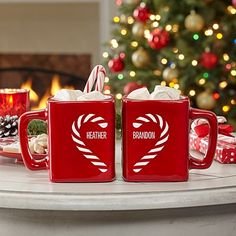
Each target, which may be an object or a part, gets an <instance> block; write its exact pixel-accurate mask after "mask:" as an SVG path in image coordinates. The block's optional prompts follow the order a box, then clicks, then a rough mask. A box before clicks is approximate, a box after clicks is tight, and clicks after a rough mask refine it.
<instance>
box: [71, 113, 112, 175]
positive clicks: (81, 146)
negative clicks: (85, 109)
mask: <svg viewBox="0 0 236 236" xmlns="http://www.w3.org/2000/svg"><path fill="white" fill-rule="evenodd" d="M87 122H91V123H96V124H97V125H98V126H100V127H101V128H103V129H105V128H106V127H107V126H108V123H107V122H105V120H104V118H103V117H101V116H95V114H88V115H85V114H83V115H81V116H79V117H78V119H77V120H76V121H74V122H73V124H72V127H71V128H72V135H71V137H72V140H73V141H74V142H75V144H76V147H77V148H78V150H79V151H80V152H81V153H82V154H83V156H84V157H85V158H86V159H88V161H89V162H90V163H91V164H93V165H94V166H96V167H97V168H98V169H99V170H100V171H101V172H103V173H105V172H107V170H108V167H107V165H106V164H105V163H104V162H102V161H101V160H100V158H99V157H98V156H96V155H95V154H93V152H92V151H91V150H90V149H89V148H87V147H86V144H85V143H84V142H83V140H82V138H81V135H80V129H81V127H82V125H83V124H85V123H87Z"/></svg>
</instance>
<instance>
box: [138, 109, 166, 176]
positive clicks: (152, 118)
mask: <svg viewBox="0 0 236 236" xmlns="http://www.w3.org/2000/svg"><path fill="white" fill-rule="evenodd" d="M137 121H138V122H137ZM148 122H153V123H156V124H159V126H160V128H161V134H160V137H159V140H158V141H157V142H156V144H155V146H154V147H153V148H152V149H151V150H149V151H148V153H147V155H145V156H143V157H141V159H140V160H139V161H138V162H136V163H135V164H134V167H133V171H134V172H135V173H138V172H140V171H141V170H142V169H143V168H144V167H145V166H146V165H148V164H149V163H150V162H151V160H153V159H155V158H156V157H157V155H158V153H159V152H160V151H161V150H162V149H163V148H164V146H165V143H166V142H167V140H168V138H169V134H168V131H169V125H168V123H167V122H166V121H165V120H163V118H162V117H161V116H160V115H158V114H155V115H153V114H150V113H148V114H145V115H144V116H140V117H138V118H137V119H136V121H135V122H133V127H134V128H136V129H137V128H139V127H141V126H142V125H143V124H145V123H148Z"/></svg>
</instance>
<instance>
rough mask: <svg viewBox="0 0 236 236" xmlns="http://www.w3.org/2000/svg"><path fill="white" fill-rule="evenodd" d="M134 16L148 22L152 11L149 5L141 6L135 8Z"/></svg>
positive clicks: (138, 19)
mask: <svg viewBox="0 0 236 236" xmlns="http://www.w3.org/2000/svg"><path fill="white" fill-rule="evenodd" d="M133 16H134V18H135V20H137V21H141V22H146V21H147V20H148V19H149V16H150V11H149V9H148V8H147V7H141V6H139V7H137V8H136V9H135V10H134V13H133Z"/></svg>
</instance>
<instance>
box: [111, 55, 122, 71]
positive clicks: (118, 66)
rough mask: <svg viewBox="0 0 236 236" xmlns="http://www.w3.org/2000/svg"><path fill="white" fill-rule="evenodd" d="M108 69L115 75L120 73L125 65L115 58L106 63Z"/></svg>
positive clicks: (120, 59)
mask: <svg viewBox="0 0 236 236" xmlns="http://www.w3.org/2000/svg"><path fill="white" fill-rule="evenodd" d="M108 67H109V69H110V71H111V72H115V73H116V72H120V71H122V70H124V68H125V64H124V61H123V60H122V58H120V57H115V58H112V59H110V60H109V61H108Z"/></svg>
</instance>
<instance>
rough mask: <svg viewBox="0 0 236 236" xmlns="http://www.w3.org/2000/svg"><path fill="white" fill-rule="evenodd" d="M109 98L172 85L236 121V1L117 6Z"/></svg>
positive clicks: (107, 57)
mask: <svg viewBox="0 0 236 236" xmlns="http://www.w3.org/2000/svg"><path fill="white" fill-rule="evenodd" d="M116 5H117V7H118V8H119V13H120V14H119V15H118V16H115V17H114V18H113V23H114V24H115V27H114V28H115V29H114V32H113V38H112V39H111V40H110V41H109V42H108V43H107V44H106V45H107V50H106V51H105V52H104V53H103V57H104V64H105V66H106V67H107V72H108V75H107V77H106V81H105V82H106V85H105V93H113V94H114V95H115V96H116V98H117V99H118V100H120V99H121V98H122V95H124V94H128V93H129V92H131V91H132V90H134V89H136V88H139V87H142V86H147V87H148V88H149V90H150V91H152V89H153V88H154V86H155V85H157V84H161V85H167V86H170V87H174V88H176V89H180V90H181V91H182V93H183V94H184V95H187V96H189V97H190V99H191V102H192V106H193V107H198V108H201V109H208V110H212V111H214V112H215V113H216V114H218V115H224V116H226V117H227V118H228V120H229V122H230V123H234V122H235V119H236V34H235V32H236V17H235V16H236V15H235V14H236V0H232V1H231V0H181V1H175V0H116Z"/></svg>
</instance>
